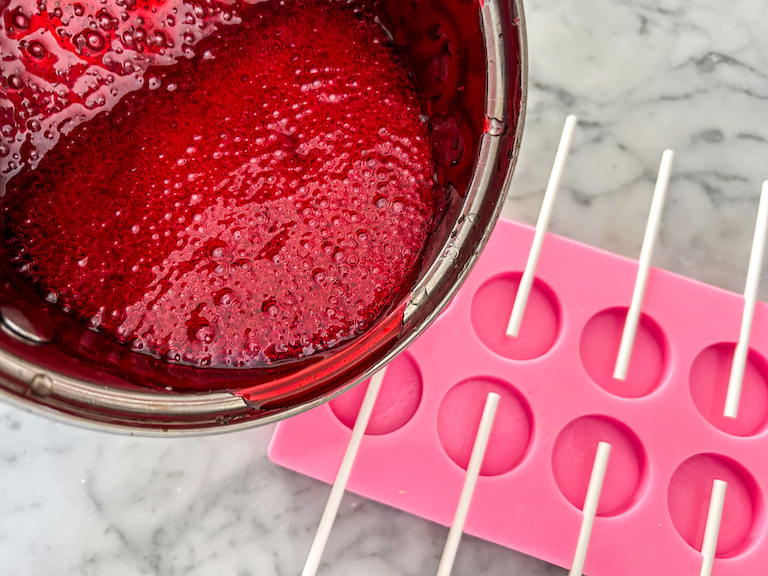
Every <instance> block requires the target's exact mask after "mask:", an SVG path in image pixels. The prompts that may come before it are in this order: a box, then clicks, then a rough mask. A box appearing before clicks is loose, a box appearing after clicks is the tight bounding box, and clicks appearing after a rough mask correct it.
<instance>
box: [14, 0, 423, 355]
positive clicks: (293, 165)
mask: <svg viewBox="0 0 768 576" xmlns="http://www.w3.org/2000/svg"><path fill="white" fill-rule="evenodd" d="M97 8H98V7H97V6H93V7H90V6H87V5H85V4H83V5H82V6H80V8H79V10H83V11H85V12H88V11H91V12H94V16H95V20H96V22H97V23H98V22H107V23H109V24H110V26H112V27H115V26H117V25H118V24H119V21H118V22H113V21H112V20H107V17H102V16H103V15H102V16H100V15H99V14H100V12H99V11H98V10H97ZM72 10H73V11H74V10H75V9H74V8H72ZM9 13H10V12H8V11H7V12H6V18H5V27H6V28H5V33H6V34H8V35H12V34H14V32H15V33H17V34H18V33H19V30H29V29H30V28H31V27H33V25H34V18H33V17H32V16H31V15H24V14H23V16H24V17H25V18H26V22H25V21H22V20H23V19H19V17H18V13H16V14H15V15H13V16H12V17H11V18H9V17H8V14H9ZM73 13H74V12H73ZM155 13H156V12H155ZM152 14H153V12H152V9H151V6H149V5H148V6H147V7H146V14H145V16H144V18H143V19H142V22H143V23H144V24H145V28H149V29H152V28H153V21H152ZM65 16H66V13H65ZM82 16H84V14H83V15H82ZM73 17H77V16H76V14H75V16H73ZM176 17H177V18H183V16H182V15H177V16H176ZM236 17H237V19H238V20H240V21H239V22H238V23H237V24H236V25H232V26H220V27H219V28H218V29H216V30H215V31H214V32H213V33H212V34H211V35H209V36H208V37H207V38H205V39H204V40H202V41H201V42H199V43H197V44H196V45H195V46H194V51H190V52H189V54H188V56H190V58H189V59H188V58H185V57H183V56H182V57H181V59H180V61H179V62H178V63H176V64H173V65H171V66H166V67H160V66H148V67H147V69H146V70H145V71H144V70H141V71H140V74H137V76H139V75H141V74H143V82H144V85H143V87H142V88H141V89H139V90H138V91H134V92H131V93H129V94H127V95H125V96H123V97H122V99H120V100H119V102H117V104H116V105H114V107H112V109H111V110H110V111H109V112H103V113H101V114H97V115H95V117H94V118H92V119H90V120H89V121H87V122H84V123H80V124H79V125H77V126H76V127H75V128H74V129H72V130H70V131H69V132H68V133H66V134H65V135H63V136H61V137H60V139H59V140H58V143H57V144H56V146H54V147H53V148H52V149H51V150H50V151H48V152H47V153H46V154H45V155H43V157H42V159H41V160H39V162H38V163H37V165H36V166H35V167H34V168H29V167H26V168H23V169H22V170H21V171H20V173H19V174H18V175H16V176H14V177H12V178H11V179H10V180H9V182H8V183H7V186H6V198H5V201H4V202H3V218H4V222H5V234H6V238H5V243H6V247H7V251H8V255H7V258H8V260H9V261H10V262H11V265H12V267H13V268H14V269H15V271H16V272H17V273H18V274H20V275H21V276H22V277H23V278H24V279H25V281H26V282H28V283H31V284H32V285H33V286H34V289H35V290H36V291H37V292H38V293H39V294H40V295H41V296H43V297H44V298H45V299H46V300H47V301H48V302H49V303H51V304H55V306H56V307H59V308H61V309H63V310H64V311H66V312H69V313H70V314H72V315H74V316H75V317H76V318H77V319H78V320H79V321H81V322H82V323H85V324H86V325H87V326H88V327H89V328H91V329H92V330H96V331H99V332H101V333H104V334H106V335H109V336H110V337H112V338H114V339H116V340H117V341H119V342H121V343H125V344H126V345H127V346H128V347H130V349H132V350H134V351H140V352H145V353H148V354H150V355H152V356H155V357H159V358H162V359H163V360H165V361H167V362H171V363H185V364H193V365H199V366H208V365H212V366H234V367H244V366H245V367H253V366H261V365H265V364H268V363H271V362H275V361H278V360H287V359H295V358H300V357H305V356H309V355H312V354H313V353H316V352H318V351H323V350H327V349H329V348H332V347H334V346H335V345H337V344H339V343H340V342H343V341H345V340H348V339H350V338H352V337H354V336H357V335H359V334H361V333H363V332H364V331H365V330H366V328H367V327H368V326H369V325H370V324H371V322H373V321H374V320H375V319H376V318H377V317H378V316H379V315H380V314H381V313H382V311H384V310H385V308H386V307H388V306H389V305H390V304H391V303H392V302H393V300H394V299H395V298H396V297H397V296H398V295H400V294H401V293H402V292H403V290H404V289H406V288H407V286H408V285H409V283H410V282H411V281H412V278H413V275H414V273H415V272H416V271H417V268H418V264H419V259H420V256H421V254H422V252H423V250H424V245H425V242H426V239H427V236H428V233H429V232H430V229H431V225H432V222H433V218H434V211H435V196H436V193H435V190H436V185H435V176H434V174H435V169H434V167H433V162H432V157H431V153H432V152H431V150H430V146H429V143H428V136H427V126H426V125H425V123H424V122H423V121H422V120H421V119H420V116H419V114H420V103H419V100H418V96H417V93H416V92H415V90H414V87H413V85H412V83H411V81H410V79H409V77H408V74H407V72H406V69H405V67H404V65H403V63H402V62H401V61H399V60H398V59H397V58H396V57H395V55H394V52H393V50H392V48H391V47H390V46H389V45H388V44H387V41H386V37H385V35H384V33H383V31H382V29H381V28H380V27H379V26H378V25H377V24H376V23H375V22H374V21H373V19H372V18H370V17H369V16H367V15H366V14H365V13H362V12H359V11H358V12H357V13H355V12H353V11H352V10H350V9H348V8H346V7H343V6H341V5H337V4H332V3H328V2H320V1H317V2H315V1H311V0H310V1H302V2H290V3H286V4H285V5H282V6H275V5H272V6H267V5H263V6H257V7H253V8H244V9H242V10H240V12H239V14H237V15H236ZM100 18H101V20H100ZM118 20H119V19H118ZM19 24H22V25H26V26H27V28H26V29H25V28H24V27H23V26H19ZM47 25H48V24H44V25H41V26H40V28H38V30H44V31H46V32H50V30H48V28H46V26H47ZM14 26H15V28H14ZM53 28H55V25H54V26H53ZM108 31H109V29H108V30H106V31H105V30H104V29H103V28H102V29H96V30H94V32H97V33H98V34H97V36H98V38H97V37H95V36H92V35H91V36H89V35H88V34H87V33H86V34H84V35H83V41H82V42H80V44H81V49H80V52H81V53H82V54H86V55H89V56H90V57H91V58H98V56H99V54H96V55H95V56H94V54H93V52H98V51H99V50H101V49H103V48H104V46H105V44H107V43H108V42H109V38H110V36H109V34H105V32H108ZM158 31H161V30H160V29H159V28H158V30H155V32H158ZM54 32H55V30H54ZM30 34H31V33H30ZM47 36H50V34H47ZM47 36H46V38H47ZM138 36H139V37H140V38H142V39H147V38H149V41H148V42H146V49H145V50H144V52H145V53H148V54H149V55H150V56H151V55H152V53H153V51H154V53H157V52H158V46H165V44H166V43H168V42H170V41H169V40H168V38H169V37H170V35H162V36H161V35H160V34H157V33H153V32H148V31H147V30H144V32H140V33H139V35H138ZM128 40H131V41H133V42H134V44H135V43H136V42H137V41H138V40H137V33H136V29H135V28H134V29H133V32H132V36H130V37H129V38H128ZM67 41H68V42H71V43H73V46H75V47H77V45H78V42H79V41H78V40H76V39H73V38H71V37H68V38H67ZM31 42H32V40H29V41H28V42H27V43H26V44H25V48H24V50H25V51H26V52H25V57H27V58H35V57H36V55H40V54H42V52H41V50H40V49H39V48H37V46H33V45H32V43H31ZM111 42H112V45H113V46H114V45H116V44H115V43H123V44H125V42H126V38H125V32H124V33H123V36H120V35H115V37H114V38H113V39H112V41H111ZM40 44H41V46H42V45H43V44H44V42H43V41H42V40H41V41H40ZM134 47H135V46H134ZM173 48H178V46H174V47H173ZM172 51H173V50H171V52H172ZM89 53H90V54H89ZM46 54H47V52H46ZM38 60H40V61H41V62H43V63H42V64H40V66H43V65H44V61H45V56H44V55H43V56H42V58H38ZM144 62H145V63H146V62H149V63H150V64H154V63H155V62H154V61H153V60H152V59H151V58H147V59H146V60H145V61H144ZM113 66H118V64H117V63H114V64H113ZM120 66H124V64H123V65H120ZM121 69H123V68H121ZM70 72H72V70H71V69H70ZM10 76H12V75H6V77H5V78H4V86H3V89H4V91H5V95H6V98H8V99H9V100H11V101H13V99H14V98H16V99H19V98H24V95H23V94H21V91H20V90H16V88H15V87H14V86H16V85H17V84H16V83H17V81H18V78H15V77H10ZM81 80H82V76H81V77H80V78H79V79H78V80H76V81H75V82H73V83H72V85H73V87H75V88H73V90H75V91H76V86H77V82H80V81H81ZM63 83H64V84H66V80H64V81H63ZM108 84H109V83H107V84H106V85H108ZM22 90H23V88H22ZM71 91H72V90H70V92H71ZM88 98H89V96H85V97H81V101H83V102H86V101H88ZM54 104H55V103H54ZM97 107H98V106H97ZM19 109H20V108H19V107H18V106H17V107H15V110H17V111H18V110H19ZM83 109H84V110H86V111H87V110H88V107H87V106H83ZM52 110H53V109H52ZM4 113H5V114H8V112H7V111H6V112H4ZM17 120H18V119H17ZM22 120H23V119H22ZM17 124H18V122H17ZM6 125H7V124H6ZM55 128H56V127H53V129H55ZM64 131H66V130H64ZM6 148H7V146H6ZM3 151H4V150H0V152H3ZM21 160H22V159H20V161H21ZM34 160H35V158H34V154H32V157H31V158H27V163H28V164H33V163H34V162H33V161H34Z"/></svg>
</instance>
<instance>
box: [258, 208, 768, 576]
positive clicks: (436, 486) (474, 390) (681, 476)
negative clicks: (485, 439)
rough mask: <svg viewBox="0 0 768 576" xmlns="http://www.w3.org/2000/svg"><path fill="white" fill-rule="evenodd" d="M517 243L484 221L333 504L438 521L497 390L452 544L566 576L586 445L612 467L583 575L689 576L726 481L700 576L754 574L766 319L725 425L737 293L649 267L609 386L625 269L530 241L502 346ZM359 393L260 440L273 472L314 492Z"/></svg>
mask: <svg viewBox="0 0 768 576" xmlns="http://www.w3.org/2000/svg"><path fill="white" fill-rule="evenodd" d="M532 239H533V230H532V229H531V228H529V227H527V226H523V225H520V224H516V223H513V222H509V221H501V222H500V223H499V224H498V225H497V227H496V229H495V231H494V233H493V235H492V237H491V240H490V242H489V244H488V246H487V248H486V249H485V251H484V252H483V254H482V256H481V258H480V260H479V262H478V264H477V266H476V267H475V269H474V270H473V271H472V273H471V275H470V276H469V278H468V279H467V281H466V283H465V285H464V286H463V287H462V289H461V290H460V291H459V293H458V294H457V296H456V297H455V298H454V300H453V301H452V302H451V304H450V305H449V306H448V308H447V309H446V310H445V311H444V312H443V314H442V315H441V316H440V317H439V318H438V319H437V320H436V321H435V323H434V324H433V325H432V326H430V328H429V329H428V330H427V331H426V332H425V333H424V334H423V335H422V336H421V337H420V338H419V339H418V340H417V341H415V342H414V343H413V344H412V345H411V346H410V347H409V349H408V351H407V352H406V353H404V354H402V355H400V356H399V357H398V358H396V359H395V360H394V361H393V362H392V363H391V364H390V367H389V368H388V370H387V374H386V376H385V379H384V383H383V386H382V391H381V396H380V397H379V402H377V404H376V408H375V410H374V415H373V417H372V420H371V422H370V424H369V427H368V431H369V432H368V434H367V435H366V437H365V438H364V439H363V442H362V445H361V448H360V452H359V454H358V457H357V460H356V462H355V466H354V469H353V471H352V475H351V478H350V480H349V485H348V488H349V490H350V491H352V492H355V493H358V494H361V495H363V496H366V497H369V498H371V499H374V500H377V501H379V502H383V503H385V504H388V505H390V506H394V507H396V508H400V509H402V510H405V511H408V512H411V513H413V514H416V515H418V516H422V517H424V518H427V519H429V520H432V521H435V522H439V523H441V524H444V525H448V524H450V522H451V520H452V518H453V514H454V512H455V509H456V504H457V501H458V498H459V493H460V491H461V486H462V482H463V480H464V474H465V471H464V467H465V466H466V464H467V461H468V458H469V453H470V450H471V447H472V443H473V440H474V435H475V432H476V430H477V426H478V423H479V420H480V413H481V411H482V406H483V402H484V399H485V395H486V394H487V393H488V392H490V391H495V392H498V393H500V395H501V401H500V404H499V410H498V413H497V416H496V420H495V422H494V427H493V432H492V435H491V440H490V443H489V446H488V450H487V452H486V457H485V460H484V463H483V467H482V474H483V475H482V476H481V477H480V479H479V481H478V484H477V488H476V491H475V494H474V498H473V500H472V505H471V508H470V512H469V517H468V518H467V522H466V527H465V531H466V532H467V533H468V534H472V535H475V536H478V537H480V538H484V539H486V540H490V541H492V542H496V543H498V544H501V545H503V546H507V547H510V548H513V549H515V550H519V551H521V552H524V553H526V554H530V555H533V556H536V557H538V558H541V559H544V560H547V561H549V562H552V563H555V564H558V565H560V566H564V567H567V566H569V565H570V563H571V561H572V558H573V553H574V550H575V546H576V540H577V536H578V532H579V527H580V524H581V519H582V513H581V510H580V507H581V506H582V504H583V501H584V496H585V494H586V488H587V483H588V480H589V474H590V470H591V467H592V462H593V459H594V455H595V450H596V448H597V443H598V442H599V441H601V440H605V441H607V442H610V443H611V444H612V447H613V448H612V451H611V454H610V459H609V463H608V469H607V473H606V477H605V482H604V485H603V491H602V494H601V497H600V503H599V506H598V518H597V519H596V521H595V524H594V528H593V532H592V538H591V540H590V545H589V550H588V553H587V559H586V565H585V569H584V572H585V573H586V574H589V575H591V576H616V575H619V574H620V575H627V576H640V575H649V576H659V575H664V574H675V575H677V576H688V575H690V576H695V575H697V574H699V570H700V566H701V554H700V552H699V550H700V547H701V540H702V537H703V533H704V523H705V519H706V514H707V507H708V503H709V496H710V491H711V487H712V481H713V479H715V478H719V479H722V480H725V481H726V482H727V483H728V489H727V493H726V499H725V507H724V511H723V518H722V524H721V529H720V537H719V540H718V546H717V557H716V560H715V565H714V574H715V575H716V576H728V575H733V576H736V575H738V576H744V575H746V574H762V573H764V572H765V566H767V565H768V539H767V537H766V507H765V490H766V488H768V433H767V432H766V427H767V426H766V423H767V420H768V383H767V380H766V374H768V368H767V364H766V361H765V357H766V356H767V355H768V307H767V306H765V305H764V304H762V303H758V305H757V308H756V310H755V318H754V326H753V330H752V339H751V342H752V346H751V350H750V354H749V361H748V364H747V369H746V371H745V377H744V389H743V393H742V397H741V404H740V409H739V417H738V419H736V420H735V421H729V420H728V419H726V418H723V417H722V415H721V414H722V410H723V404H724V399H725V391H726V388H727V384H728V375H729V371H730V363H731V358H732V355H733V349H734V347H735V344H734V343H735V341H736V339H737V338H738V334H739V327H740V323H741V314H742V307H743V300H742V298H741V296H739V295H736V294H732V293H729V292H725V291H722V290H719V289H716V288H713V287H711V286H707V285H704V284H700V283H697V282H694V281H692V280H689V279H686V278H682V277H680V276H676V275H674V274H670V273H667V272H664V271H661V270H656V269H653V270H651V273H650V277H649V281H648V286H647V290H646V294H645V299H644V302H643V316H642V319H641V323H640V326H639V329H638V334H637V339H636V341H635V346H634V349H633V355H632V360H631V363H630V367H629V373H628V377H627V380H626V382H618V381H614V380H613V379H612V377H611V375H612V373H613V366H614V363H615V359H616V354H617V351H618V346H619V339H620V337H621V329H622V326H623V321H624V316H625V314H626V307H627V305H628V303H629V301H630V298H631V294H632V289H633V286H634V280H635V275H636V271H637V264H636V263H635V262H633V261H630V260H627V259H624V258H621V257H618V256H615V255H613V254H609V253H606V252H602V251H599V250H596V249H594V248H591V247H588V246H584V245H582V244H578V243H576V242H572V241H569V240H566V239H563V238H559V237H557V236H553V235H549V236H547V238H546V240H545V242H544V247H543V250H542V253H541V257H540V260H539V264H538V267H537V270H536V282H535V283H534V290H533V291H532V294H531V297H530V300H529V303H528V307H527V309H526V314H525V317H524V320H523V325H522V329H521V332H520V335H519V337H518V338H517V339H516V340H515V339H509V338H507V337H506V336H505V335H504V330H505V327H506V323H507V319H508V318H509V314H510V311H511V309H512V303H513V300H514V295H515V291H516V290H517V285H518V283H519V280H520V276H521V272H522V270H523V268H524V266H525V261H526V258H527V254H528V250H529V248H530V245H531V241H532ZM363 393H364V385H362V386H358V387H357V388H355V389H353V390H352V391H350V392H349V393H347V394H345V395H344V396H342V397H339V398H337V399H335V400H333V401H332V402H331V403H329V404H326V405H323V406H320V407H319V408H316V409H314V410H312V411H310V412H307V413H305V414H302V415H300V416H296V417H294V418H291V419H290V420H287V421H285V422H282V423H281V424H280V425H278V427H277V430H276V432H275V435H274V437H273V439H272V444H271V447H270V457H271V458H272V460H273V461H274V462H276V463H277V464H280V465H283V466H286V467H288V468H291V469H293V470H297V471H299V472H302V473H304V474H307V475H309V476H312V477H315V478H318V479H321V480H323V481H326V482H332V481H333V479H334V477H335V474H336V470H337V468H338V466H339V463H340V461H341V458H342V455H343V453H344V450H345V448H346V444H347V442H348V440H349V436H350V428H349V427H350V426H351V425H352V424H353V423H354V419H355V415H356V413H357V409H358V408H359V405H360V402H361V400H362V396H363Z"/></svg>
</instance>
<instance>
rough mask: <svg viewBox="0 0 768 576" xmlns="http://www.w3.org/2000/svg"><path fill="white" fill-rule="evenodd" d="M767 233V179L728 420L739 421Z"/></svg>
mask: <svg viewBox="0 0 768 576" xmlns="http://www.w3.org/2000/svg"><path fill="white" fill-rule="evenodd" d="M767 231H768V180H767V181H765V182H763V190H762V192H761V193H760V204H759V205H758V207H757V224H755V235H754V237H753V239H752V253H751V254H750V256H749V269H748V271H747V285H746V287H745V288H744V313H743V315H742V317H741V333H740V334H739V343H738V344H737V345H736V352H734V354H733V364H732V365H731V377H730V379H729V380H728V392H727V394H726V396H725V410H724V411H723V416H725V417H727V418H736V416H737V414H738V412H739V398H740V397H741V385H742V383H743V381H744V368H745V367H746V364H747V352H748V351H749V334H750V332H751V331H752V317H753V316H754V314H755V302H756V301H757V288H758V285H759V284H760V270H761V269H762V267H763V253H764V251H765V237H766V232H767Z"/></svg>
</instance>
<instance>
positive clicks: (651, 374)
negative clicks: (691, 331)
mask: <svg viewBox="0 0 768 576" xmlns="http://www.w3.org/2000/svg"><path fill="white" fill-rule="evenodd" d="M626 317H627V308H610V309H608V310H603V311H602V312H598V313H597V314H595V315H594V316H592V318H590V319H589V321H588V322H587V323H586V324H585V325H584V330H583V331H582V333H581V338H580V340H579V356H580V357H581V363H582V365H583V366H584V369H585V370H586V371H587V374H588V375H589V377H590V378H591V379H592V381H593V382H594V383H595V384H597V385H598V386H600V388H602V389H603V390H605V391H606V392H610V393H611V394H615V395H616V396H622V397H624V398H639V397H641V396H646V395H648V394H650V393H651V392H653V391H654V390H656V389H657V388H658V387H659V385H660V384H661V382H662V381H663V380H664V376H665V374H666V372H667V362H668V356H669V353H668V347H667V340H666V337H665V336H664V332H663V331H662V329H661V328H660V327H659V325H658V324H657V323H656V322H655V321H654V320H653V319H652V318H651V317H650V316H648V315H647V314H641V315H640V322H639V323H638V326H637V333H636V335H635V342H634V346H633V347H632V356H631V358H630V362H629V370H628V372H627V378H626V380H623V381H622V380H616V379H615V378H614V377H613V371H614V368H615V367H616V358H617V357H618V354H619V345H620V343H621V335H622V332H623V330H624V323H625V320H626Z"/></svg>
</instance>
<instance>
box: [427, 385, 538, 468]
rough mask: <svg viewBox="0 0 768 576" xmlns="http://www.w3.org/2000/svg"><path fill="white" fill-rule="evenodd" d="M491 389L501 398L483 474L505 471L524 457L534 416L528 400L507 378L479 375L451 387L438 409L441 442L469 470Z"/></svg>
mask: <svg viewBox="0 0 768 576" xmlns="http://www.w3.org/2000/svg"><path fill="white" fill-rule="evenodd" d="M490 392H495V393H496V394H498V395H499V396H500V399H499V406H498V409H497V411H496V418H495V419H494V421H493V428H492V430H491V437H490V440H489V442H488V448H487V450H486V453H485V458H484V459H483V466H482V468H481V469H480V474H481V475H483V476H497V475H499V474H505V473H507V472H509V471H510V470H512V469H513V468H515V467H516V466H518V465H519V464H520V462H522V460H523V459H524V458H525V455H526V453H527V452H528V447H529V445H530V443H531V437H532V434H533V416H532V414H531V409H530V407H529V406H528V403H527V402H526V400H525V399H524V398H523V396H522V395H521V394H520V392H518V391H517V390H516V389H515V388H514V387H512V386H511V385H510V384H508V383H507V382H504V381H502V380H498V379H496V378H490V377H476V378H470V379H468V380H464V381H463V382H459V383H458V384H456V385H455V386H454V387H453V388H451V389H450V390H449V391H448V393H447V394H446V395H445V397H444V398H443V400H442V402H441V403H440V407H439V409H438V411H437V434H438V437H439V438H440V444H441V445H442V447H443V449H444V450H445V452H446V454H448V456H449V457H450V459H451V460H453V461H454V462H455V463H456V464H457V465H458V466H461V467H462V468H464V469H465V470H466V469H467V465H468V464H469V457H470V454H471V453H472V446H473V445H474V442H475V434H474V433H475V431H476V430H477V428H478V426H479V425H480V417H481V416H482V413H483V406H484V405H485V399H486V397H487V396H488V394H489V393H490Z"/></svg>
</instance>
